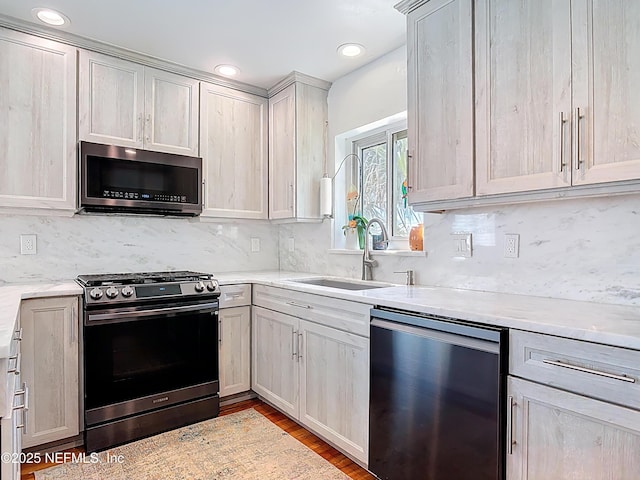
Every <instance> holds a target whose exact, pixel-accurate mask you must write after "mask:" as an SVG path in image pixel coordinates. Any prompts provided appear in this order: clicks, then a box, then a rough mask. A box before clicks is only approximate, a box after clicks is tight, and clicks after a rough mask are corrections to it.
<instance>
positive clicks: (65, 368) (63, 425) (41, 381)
mask: <svg viewBox="0 0 640 480" xmlns="http://www.w3.org/2000/svg"><path fill="white" fill-rule="evenodd" d="M20 321H21V324H22V329H23V338H22V342H21V343H22V345H21V352H22V368H21V374H22V380H23V382H26V384H27V385H29V389H30V390H29V391H30V393H31V395H30V398H29V411H28V424H27V428H26V429H24V430H23V435H22V446H23V447H24V448H28V447H34V446H37V445H42V444H44V443H48V442H53V441H56V440H62V439H65V438H68V437H73V436H75V435H78V433H79V432H80V407H79V396H80V395H79V391H80V390H79V383H78V381H79V378H78V377H79V363H78V332H79V323H78V297H56V298H38V299H32V300H24V301H23V302H22V305H21V307H20Z"/></svg>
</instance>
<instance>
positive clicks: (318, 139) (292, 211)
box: [269, 77, 330, 220]
mask: <svg viewBox="0 0 640 480" xmlns="http://www.w3.org/2000/svg"><path fill="white" fill-rule="evenodd" d="M296 78H297V77H296ZM305 78H306V77H305ZM287 82H289V83H287ZM329 86H330V84H328V83H327V82H321V81H315V79H314V82H313V84H311V83H305V82H303V81H294V82H293V83H291V82H290V81H289V80H285V82H284V84H283V83H282V82H281V84H279V86H277V87H274V89H272V90H270V92H269V94H270V98H269V218H271V219H274V220H275V219H300V220H305V219H307V220H314V219H321V218H322V216H321V215H320V179H321V178H322V175H323V172H324V168H325V167H324V163H325V159H326V151H327V145H326V130H327V115H328V113H327V91H328V89H329Z"/></svg>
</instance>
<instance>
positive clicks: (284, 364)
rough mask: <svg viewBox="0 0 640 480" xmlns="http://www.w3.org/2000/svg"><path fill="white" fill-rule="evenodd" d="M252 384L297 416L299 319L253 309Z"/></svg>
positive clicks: (285, 410) (282, 407)
mask: <svg viewBox="0 0 640 480" xmlns="http://www.w3.org/2000/svg"><path fill="white" fill-rule="evenodd" d="M251 332H252V365H251V379H252V380H251V387H252V389H253V391H254V392H256V393H257V394H258V395H260V396H262V397H264V398H265V399H266V400H267V401H268V402H270V403H272V404H273V405H274V406H276V407H277V408H279V409H280V410H282V411H283V412H284V413H286V414H288V415H291V416H292V417H293V418H297V417H298V385H299V383H298V356H297V351H298V350H297V349H298V319H297V318H295V317H291V316H289V315H285V314H283V313H278V312H273V311H271V310H267V309H264V308H260V307H253V308H252V322H251Z"/></svg>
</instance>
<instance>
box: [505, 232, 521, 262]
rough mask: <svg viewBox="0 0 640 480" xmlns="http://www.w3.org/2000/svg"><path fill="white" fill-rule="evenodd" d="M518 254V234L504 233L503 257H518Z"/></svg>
mask: <svg viewBox="0 0 640 480" xmlns="http://www.w3.org/2000/svg"><path fill="white" fill-rule="evenodd" d="M519 255H520V235H518V234H517V233H506V234H505V235H504V257H505V258H518V256H519Z"/></svg>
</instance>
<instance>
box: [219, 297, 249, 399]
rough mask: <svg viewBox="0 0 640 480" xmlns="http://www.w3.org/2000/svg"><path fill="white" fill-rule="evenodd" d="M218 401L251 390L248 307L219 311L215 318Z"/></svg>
mask: <svg viewBox="0 0 640 480" xmlns="http://www.w3.org/2000/svg"><path fill="white" fill-rule="evenodd" d="M218 322H219V329H218V334H219V337H220V338H219V339H218V358H219V365H220V397H226V396H228V395H233V394H236V393H241V392H246V391H248V390H250V389H251V307H234V308H223V309H220V311H219V314H218Z"/></svg>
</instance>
